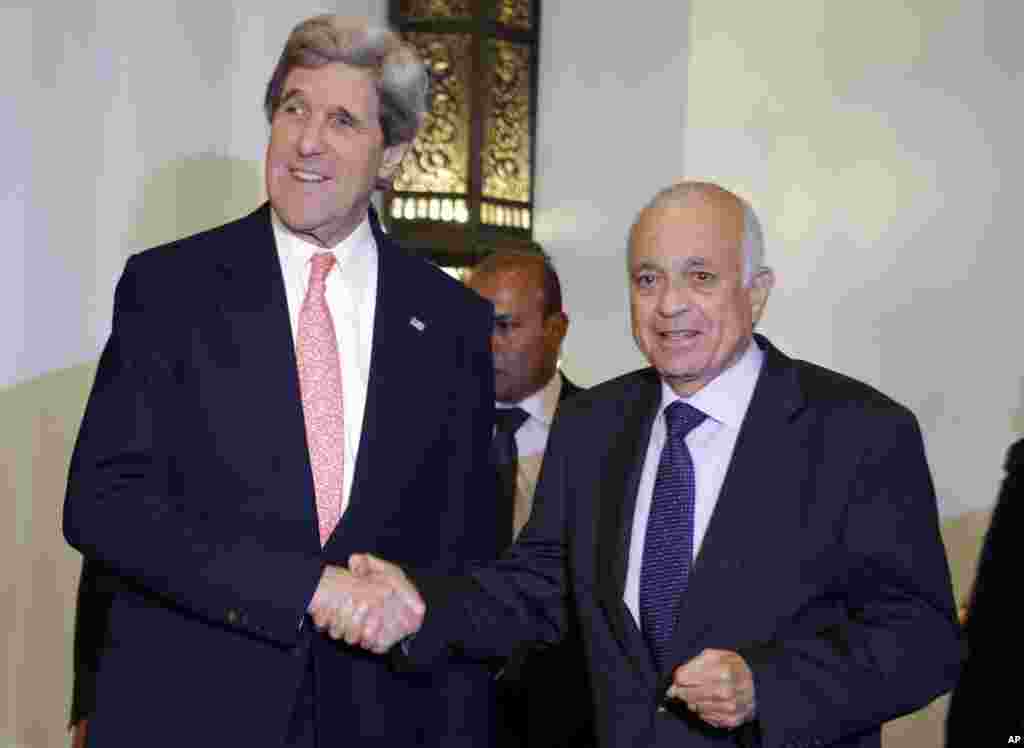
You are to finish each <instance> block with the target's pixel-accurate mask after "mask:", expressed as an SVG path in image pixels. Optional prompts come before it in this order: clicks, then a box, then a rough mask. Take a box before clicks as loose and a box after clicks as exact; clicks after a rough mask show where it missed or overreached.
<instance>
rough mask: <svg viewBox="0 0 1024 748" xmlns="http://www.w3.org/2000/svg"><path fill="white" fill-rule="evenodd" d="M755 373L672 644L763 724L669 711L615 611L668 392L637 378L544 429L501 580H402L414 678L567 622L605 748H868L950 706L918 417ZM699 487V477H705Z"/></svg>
mask: <svg viewBox="0 0 1024 748" xmlns="http://www.w3.org/2000/svg"><path fill="white" fill-rule="evenodd" d="M758 342H759V344H760V345H761V347H762V349H764V351H765V362H764V368H763V370H762V372H761V375H760V378H759V380H758V382H757V385H756V387H755V391H754V395H753V399H752V401H751V403H750V407H749V410H748V411H747V414H746V418H745V420H744V423H743V425H742V427H741V430H740V433H739V436H738V439H737V442H736V446H735V451H734V453H733V456H732V460H731V463H730V465H729V468H728V471H727V473H726V476H725V480H724V483H723V485H722V488H721V492H720V495H719V498H718V503H717V505H716V507H715V510H714V513H713V515H712V518H711V521H710V525H709V527H708V530H707V533H706V535H705V537H704V542H703V544H702V546H701V549H700V552H699V554H698V557H697V559H696V561H695V565H694V569H693V572H692V575H691V577H690V586H689V590H688V592H687V594H686V596H685V598H684V599H683V601H682V602H681V606H682V607H681V610H680V624H679V626H678V628H677V630H676V632H675V639H674V645H673V650H674V656H673V657H672V658H671V659H672V661H673V662H674V663H676V664H681V663H684V662H686V661H688V660H690V659H691V658H693V657H695V656H696V655H698V654H699V653H700V652H701V651H703V650H704V649H706V648H716V649H727V650H733V651H737V652H739V653H740V654H741V655H742V656H743V657H744V659H745V660H746V662H747V663H748V664H749V666H750V668H751V670H752V672H753V675H754V683H755V689H756V698H757V719H756V720H755V721H753V722H750V723H748V724H747V725H745V726H743V727H742V728H740V729H739V730H735V731H725V730H718V729H715V728H711V727H709V726H707V725H705V724H704V723H702V722H700V721H699V720H698V719H696V718H694V717H693V716H692V715H691V714H689V713H688V712H687V710H686V709H685V708H683V709H680V708H678V707H677V706H676V705H674V704H666V703H664V700H663V697H664V693H665V690H666V688H667V686H668V684H669V681H670V678H671V669H666V670H665V671H662V672H659V671H658V670H657V669H656V667H655V665H654V664H653V659H652V657H651V655H650V651H649V648H648V646H647V644H646V642H645V640H644V637H643V635H642V633H641V632H640V630H639V628H638V627H637V625H636V623H635V621H634V619H633V616H632V614H631V613H630V612H629V610H628V608H627V607H626V605H625V603H624V602H623V590H624V587H625V579H626V568H627V560H628V554H629V543H630V535H631V528H632V520H633V511H634V506H635V503H636V494H637V486H638V483H639V479H640V474H641V471H642V466H643V461H644V455H645V453H646V450H647V444H648V441H649V435H650V430H651V425H652V423H653V421H654V418H655V416H656V414H657V411H658V405H659V403H660V399H661V381H660V379H659V377H658V375H657V373H656V372H655V371H653V370H652V369H645V370H641V371H637V372H634V373H631V374H627V375H624V376H622V377H619V378H617V379H614V380H611V381H610V382H606V383H604V384H601V385H598V386H596V387H593V388H591V389H588V390H587V391H585V392H582V393H580V394H578V395H576V396H575V397H573V398H572V399H571V400H569V401H567V402H565V403H563V404H562V405H561V406H560V407H559V410H558V413H557V415H556V417H555V423H554V425H553V427H552V432H551V436H550V439H549V441H548V446H547V451H546V453H545V457H544V464H543V468H542V471H541V476H540V480H539V484H538V488H537V491H536V494H535V501H534V508H533V513H532V515H531V519H530V522H529V523H528V524H527V526H526V527H525V528H524V530H523V533H522V534H521V535H520V537H519V539H518V541H517V543H515V544H514V545H513V546H512V547H511V548H510V549H509V551H508V552H506V553H505V554H504V555H503V557H502V559H501V560H500V561H499V562H497V563H496V564H493V565H490V566H488V567H486V568H484V569H481V570H478V571H477V572H476V573H474V574H473V575H472V576H471V577H468V578H462V579H459V580H452V579H440V578H437V577H434V576H433V575H431V574H430V573H426V572H416V571H415V570H414V571H413V574H414V578H415V579H416V581H417V583H418V584H419V585H420V587H421V589H422V590H423V591H424V594H425V597H426V600H427V616H426V620H425V622H424V626H423V629H422V630H421V631H420V632H419V634H418V636H417V638H416V640H415V642H414V644H413V646H412V648H411V652H410V654H411V664H413V665H416V664H419V665H429V664H431V663H436V662H438V661H441V660H443V658H444V657H446V656H449V653H450V652H453V651H454V652H457V653H459V654H460V655H461V656H466V657H480V656H490V657H493V656H497V655H499V654H500V653H502V652H504V651H507V649H508V648H509V647H511V646H517V645H521V643H522V642H523V641H524V640H539V641H554V640H557V639H558V637H559V636H560V635H561V633H562V631H563V629H564V626H565V610H566V605H565V604H563V601H564V599H565V598H566V597H567V598H568V606H569V607H571V608H572V609H573V610H574V611H575V612H576V613H577V614H578V616H579V621H580V626H581V630H582V636H583V641H584V649H585V653H586V659H587V662H588V665H589V670H590V675H591V679H592V683H593V688H594V700H595V729H596V733H597V738H598V743H599V745H601V746H602V747H603V748H633V747H634V746H664V747H665V748H669V746H671V747H672V748H679V747H680V746H713V745H737V744H738V745H745V746H765V747H766V748H782V747H783V746H787V747H788V746H861V747H868V746H872V747H877V746H878V745H879V744H880V727H881V724H882V723H883V722H884V721H886V720H888V719H891V718H893V717H895V716H897V715H900V714H903V713H906V712H909V711H911V710H913V709H916V708H917V707H920V706H922V705H923V704H925V703H927V702H928V701H929V700H930V699H932V698H934V697H935V696H937V695H939V694H941V693H942V692H944V691H947V690H949V689H950V688H951V687H952V685H953V683H954V681H955V678H956V675H957V672H958V669H959V665H960V660H961V656H962V652H961V647H960V642H959V638H958V631H957V623H956V616H955V611H954V605H953V596H952V588H951V584H950V578H949V571H948V567H947V564H946V557H945V552H944V549H943V547H942V543H941V540H940V537H939V527H938V515H937V510H936V500H935V495H934V490H933V487H932V481H931V477H930V474H929V471H928V466H927V464H926V460H925V454H924V447H923V443H922V439H921V434H920V431H919V429H918V426H917V422H916V420H915V418H914V417H913V415H912V414H911V413H910V412H909V411H908V410H906V409H905V408H903V407H902V406H900V405H898V404H897V403H895V402H893V401H892V400H890V399H889V398H887V397H885V396H884V395H882V394H880V393H879V392H877V391H875V390H873V389H871V388H870V387H868V386H866V385H864V384H861V383H859V382H856V381H854V380H852V379H849V378H847V377H844V376H842V375H839V374H836V373H835V372H831V371H828V370H826V369H822V368H820V367H818V366H815V365H813V364H809V363H806V362H802V361H795V360H792V359H790V358H788V357H786V356H785V355H783V354H782V353H780V352H779V351H778V350H776V349H775V348H774V347H773V346H772V345H771V344H770V343H769V342H768V341H767V340H765V339H764V338H762V337H758ZM698 469H699V466H698Z"/></svg>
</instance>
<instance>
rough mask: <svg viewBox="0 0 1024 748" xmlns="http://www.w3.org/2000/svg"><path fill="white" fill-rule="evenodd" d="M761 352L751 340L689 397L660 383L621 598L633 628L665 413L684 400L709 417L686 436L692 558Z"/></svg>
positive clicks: (744, 411)
mask: <svg viewBox="0 0 1024 748" xmlns="http://www.w3.org/2000/svg"><path fill="white" fill-rule="evenodd" d="M763 362H764V353H763V352H762V351H761V349H760V348H759V347H758V346H757V343H755V342H753V341H751V343H750V346H749V347H748V348H747V350H746V351H745V352H744V353H743V355H742V356H741V357H740V358H739V360H738V361H736V363H735V364H733V365H732V366H730V367H729V368H728V369H726V370H725V371H723V372H722V373H721V374H719V375H718V376H717V377H715V378H714V379H713V380H711V381H710V382H708V383H707V384H706V385H704V387H702V388H701V389H699V390H698V391H697V392H696V393H694V394H693V395H691V396H690V397H688V398H681V397H679V395H677V394H676V393H675V391H674V390H673V389H672V388H671V387H669V386H668V385H667V384H665V382H664V381H662V383H661V406H660V407H659V410H658V416H657V417H656V418H655V419H654V425H653V426H652V427H651V438H650V441H649V442H648V443H647V456H646V458H645V459H644V469H643V474H642V475H641V478H640V485H639V487H638V489H637V495H636V510H635V511H634V513H633V533H632V536H631V540H630V543H629V566H628V568H627V571H626V589H625V591H624V593H623V599H624V601H625V603H626V606H627V607H628V608H629V610H630V612H631V613H632V614H633V618H634V619H636V622H637V625H638V626H639V625H640V568H641V566H642V563H643V550H644V539H645V535H646V533H647V518H648V516H649V515H650V512H651V501H652V499H653V498H654V481H655V478H656V477H657V473H658V462H659V460H660V459H661V451H662V448H663V447H664V446H665V437H666V434H667V427H666V424H665V409H666V408H667V407H668V406H669V405H671V404H672V403H673V402H675V401H676V400H682V401H683V402H685V403H689V404H690V405H692V406H693V407H695V408H697V409H698V410H700V411H701V412H702V413H704V414H705V415H706V416H707V418H705V419H704V422H703V423H701V424H700V425H699V426H697V427H696V428H695V429H693V430H692V431H691V432H690V433H689V434H687V436H686V446H687V448H688V449H689V450H690V455H691V457H692V458H693V469H694V478H695V483H696V496H695V505H694V510H695V511H694V528H693V557H694V558H696V557H697V553H698V552H699V551H700V546H701V543H702V542H703V541H704V533H705V532H706V531H707V529H708V523H709V522H710V521H711V513H712V512H713V511H714V510H715V504H716V503H717V502H718V494H719V492H720V491H721V488H722V481H724V480H725V473H726V471H727V470H728V469H729V462H730V461H731V460H732V452H733V449H734V448H735V446H736V437H737V436H738V435H739V432H740V426H742V425H743V419H744V417H745V416H746V414H747V407H748V406H749V405H750V399H751V397H753V394H754V385H756V384H757V378H758V375H759V374H760V373H761V365H762V363H763Z"/></svg>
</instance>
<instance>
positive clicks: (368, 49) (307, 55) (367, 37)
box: [263, 14, 430, 147]
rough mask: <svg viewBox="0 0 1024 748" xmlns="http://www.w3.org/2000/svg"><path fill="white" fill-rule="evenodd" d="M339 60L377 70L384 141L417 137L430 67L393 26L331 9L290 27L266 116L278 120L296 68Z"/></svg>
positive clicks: (390, 142)
mask: <svg viewBox="0 0 1024 748" xmlns="http://www.w3.org/2000/svg"><path fill="white" fill-rule="evenodd" d="M335 62H341V63H344V64H346V65H351V66H352V67H356V68H361V69H363V70H369V71H371V72H372V73H373V74H374V76H375V78H376V81H377V95H378V97H379V99H380V104H379V108H380V127H381V130H382V131H383V132H384V145H385V146H388V147H389V146H393V145H397V144H398V143H408V142H411V141H412V139H413V138H415V137H416V130H418V129H419V126H420V123H421V122H422V121H423V116H424V113H425V112H426V109H427V92H428V89H429V87H430V78H429V75H428V74H427V69H426V67H425V66H424V64H423V61H422V60H421V59H420V56H419V55H418V54H417V53H416V50H415V49H414V48H413V47H412V45H410V44H407V43H406V42H404V41H402V38H401V37H400V36H399V35H398V34H397V33H395V32H394V31H393V30H391V29H389V28H385V27H379V26H370V25H368V23H367V22H366V21H365V20H361V19H350V18H344V17H342V16H337V15H331V14H325V15H320V16H314V17H313V18H309V19H307V20H305V21H303V22H302V23H300V24H299V25H297V26H296V27H295V28H294V29H292V33H291V34H290V35H289V37H288V41H287V42H286V43H285V46H284V50H283V51H282V52H281V57H280V59H278V61H277V66H276V67H275V68H274V73H273V75H271V77H270V81H269V82H268V83H267V92H266V95H265V96H264V99H263V109H264V111H265V112H266V115H267V121H268V122H269V121H273V119H274V114H275V112H277V108H278V106H279V105H280V103H281V96H282V94H283V93H284V91H283V89H284V82H285V79H286V78H287V77H288V74H289V73H290V72H291V71H292V69H294V68H296V67H304V68H317V67H321V66H323V65H329V64H331V63H335Z"/></svg>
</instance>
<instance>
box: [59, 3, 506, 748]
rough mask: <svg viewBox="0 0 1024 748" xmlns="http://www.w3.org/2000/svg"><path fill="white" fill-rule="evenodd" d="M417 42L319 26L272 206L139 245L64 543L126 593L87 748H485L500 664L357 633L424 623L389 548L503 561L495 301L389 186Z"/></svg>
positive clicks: (86, 426)
mask: <svg viewBox="0 0 1024 748" xmlns="http://www.w3.org/2000/svg"><path fill="white" fill-rule="evenodd" d="M426 84H427V78H426V72H425V70H424V67H423V65H422V63H421V62H420V60H419V59H418V58H417V56H416V54H415V52H414V51H413V50H412V49H411V47H409V46H407V45H405V44H404V43H402V42H401V40H400V39H399V38H398V37H397V36H396V35H394V34H393V33H391V32H389V31H386V30H383V29H372V28H367V27H365V26H364V25H361V24H359V23H355V22H351V21H347V20H345V19H340V18H338V17H334V16H319V17H316V18H313V19H310V20H308V21H305V22H303V23H301V24H299V25H298V26H297V27H296V28H295V29H294V30H293V32H292V34H291V36H290V37H289V40H288V43H287V45H286V47H285V49H284V52H283V54H282V56H281V59H280V61H279V63H278V66H277V68H276V70H275V71H274V74H273V77H272V78H271V80H270V83H269V85H268V88H267V95H266V110H267V115H268V118H269V120H270V125H271V127H270V140H269V145H268V148H267V154H266V186H267V193H268V195H269V198H270V202H269V205H264V206H262V207H261V208H259V209H258V210H256V211H255V212H254V213H252V214H251V215H249V216H247V217H245V218H242V219H240V220H238V221H235V222H232V223H229V224H227V225H224V226H221V227H219V228H216V229H213V230H211V231H208V232H205V233H203V234H199V235H197V236H194V237H191V238H188V239H185V240H182V241H177V242H174V243H172V244H170V245H166V246H163V247H160V248H156V249H152V250H150V251H147V252H143V253H141V254H139V255H136V256H134V257H132V258H130V259H129V260H128V263H127V265H126V267H125V270H124V273H123V275H122V277H121V280H120V282H119V283H118V288H117V293H116V296H115V303H114V322H113V330H112V333H111V336H110V339H109V341H108V343H107V345H106V347H105V348H104V351H103V355H102V357H101V359H100V364H99V368H98V371H97V374H96V381H95V384H94V386H93V390H92V392H91V394H90V397H89V402H88V405H87V408H86V413H85V417H84V420H83V423H82V427H81V430H80V433H79V437H78V441H77V444H76V447H75V452H74V455H73V458H72V463H71V469H70V475H69V480H68V490H67V498H66V501H65V508H64V532H65V535H66V537H67V539H68V542H70V543H71V544H72V545H73V546H74V547H75V548H77V549H78V550H80V551H81V552H82V553H83V555H84V556H85V557H86V558H88V559H89V560H90V561H89V563H90V570H91V573H95V574H99V575H102V576H103V577H104V580H105V584H109V586H110V588H111V589H112V594H111V602H110V605H109V620H108V623H107V626H106V634H105V637H104V643H103V651H102V653H101V655H100V656H99V658H98V662H99V667H98V673H97V675H96V699H95V712H94V714H93V715H92V717H91V718H90V721H89V729H88V742H89V744H91V745H101V746H138V745H146V746H175V748H178V747H180V746H183V745H211V746H233V745H245V746H280V745H289V746H303V747H304V748H312V747H313V746H317V745H319V746H331V745H349V746H360V747H363V746H377V745H379V746H388V748H391V746H395V745H436V746H445V748H447V747H448V746H452V745H464V746H478V745H483V744H487V743H488V742H489V741H490V739H491V737H492V730H493V724H492V720H493V714H492V710H493V708H492V703H493V692H492V689H491V679H490V673H489V672H488V670H487V669H486V668H485V667H484V666H482V665H475V664H474V665H469V664H466V665H454V666H453V667H452V668H446V669H444V670H441V671H437V672H435V673H419V674H416V673H405V674H398V673H396V672H395V671H394V670H393V669H392V668H391V667H390V666H389V663H388V662H387V660H386V659H384V658H382V657H380V656H379V655H377V654H371V653H368V652H365V651H364V650H362V649H359V648H355V647H351V646H349V644H348V643H346V642H342V641H341V640H340V639H341V638H342V637H343V634H344V631H343V628H344V626H345V625H350V624H352V623H358V622H359V621H360V620H361V617H362V616H363V615H364V614H365V611H366V609H367V606H369V605H370V604H374V605H381V606H383V607H384V608H385V609H386V610H387V611H388V613H389V626H390V628H387V629H386V633H387V634H388V635H389V636H400V635H404V634H405V633H406V632H408V631H411V630H413V629H414V628H415V627H416V626H417V625H418V623H419V621H420V620H421V617H422V603H421V601H418V600H417V599H416V596H415V595H407V596H406V597H404V598H402V597H399V596H398V595H396V594H395V593H394V592H393V590H392V588H391V587H390V586H388V585H386V584H385V583H384V582H383V581H382V580H380V579H373V578H364V579H357V578H355V577H353V576H352V575H351V574H350V573H349V572H348V571H347V570H346V569H345V568H344V567H345V564H346V563H347V562H348V559H349V556H350V554H352V553H353V552H354V551H357V550H361V549H367V548H381V549H386V550H384V552H386V553H389V554H392V555H394V556H395V557H397V558H402V560H403V562H405V563H407V564H409V565H412V566H419V565H423V566H425V567H427V568H430V569H433V570H434V571H437V572H441V573H451V572H454V570H456V569H458V568H460V567H461V566H462V564H463V563H464V562H465V561H466V560H467V559H475V560H479V559H486V558H494V557H495V556H496V555H497V551H498V548H497V543H496V540H495V537H494V533H493V532H490V529H491V528H493V527H494V526H495V523H496V515H495V508H494V504H493V502H487V501H480V500H479V499H480V497H481V496H489V495H492V494H493V492H494V490H495V479H494V472H493V469H492V468H491V465H490V460H489V453H488V442H489V440H490V437H491V431H492V426H493V408H492V404H493V402H494V372H493V365H492V362H491V353H490V350H489V337H490V331H491V323H492V315H491V310H490V309H489V306H488V305H487V304H486V303H484V302H483V301H482V300H480V299H479V298H478V297H477V296H476V295H475V294H472V293H471V292H469V291H468V290H467V289H466V288H464V287H463V286H462V285H461V284H459V283H457V282H455V281H453V280H452V279H450V278H448V277H447V276H446V275H444V274H443V273H441V272H440V271H439V270H437V269H436V268H433V267H431V266H429V265H428V264H427V263H425V262H423V261H421V260H418V259H414V258H412V257H410V256H408V255H406V254H404V253H403V252H402V251H401V249H400V248H399V247H397V246H396V245H394V244H393V243H392V242H391V241H390V240H389V239H388V238H387V236H386V235H384V234H383V233H382V232H381V229H380V226H379V225H378V223H377V218H376V215H375V214H374V212H373V210H372V208H371V207H370V197H371V194H372V192H373V191H374V189H375V188H376V186H377V184H378V183H379V180H382V179H387V178H388V177H390V175H391V174H392V172H393V170H394V169H395V168H396V167H397V165H398V163H399V161H400V160H401V158H402V155H403V154H404V153H405V150H406V148H407V146H408V144H409V142H410V141H411V140H412V139H413V137H414V135H415V132H416V129H417V127H418V125H419V122H420V120H421V118H422V115H423V112H424V108H425V99H426V88H427V85H426Z"/></svg>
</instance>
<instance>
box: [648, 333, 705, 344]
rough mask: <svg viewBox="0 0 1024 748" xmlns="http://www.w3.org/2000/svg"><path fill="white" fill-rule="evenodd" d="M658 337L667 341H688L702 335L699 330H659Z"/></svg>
mask: <svg viewBox="0 0 1024 748" xmlns="http://www.w3.org/2000/svg"><path fill="white" fill-rule="evenodd" d="M656 332H657V334H658V337H659V338H661V339H662V340H663V341H665V342H666V343H686V342H688V341H690V340H693V339H695V338H697V337H698V336H699V335H700V332H699V331H698V330H657V331H656Z"/></svg>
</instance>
